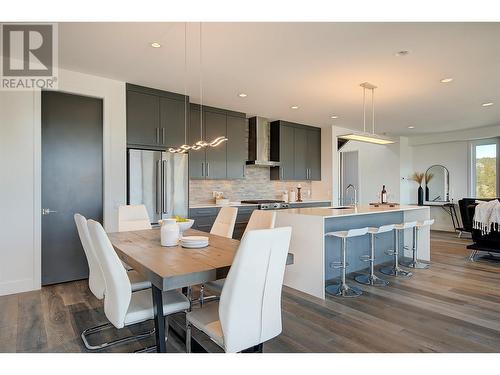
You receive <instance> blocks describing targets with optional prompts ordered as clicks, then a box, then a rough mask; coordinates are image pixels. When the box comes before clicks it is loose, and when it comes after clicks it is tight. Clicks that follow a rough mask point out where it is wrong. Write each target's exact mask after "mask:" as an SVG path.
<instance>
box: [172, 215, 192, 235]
mask: <svg viewBox="0 0 500 375" xmlns="http://www.w3.org/2000/svg"><path fill="white" fill-rule="evenodd" d="M172 219H175V221H177V225H178V226H179V230H180V231H181V236H182V235H183V233H184V231H185V230H188V229H189V228H191V227H192V226H193V224H194V220H193V219H186V218H183V217H181V216H179V215H175V216H174V217H173V218H172Z"/></svg>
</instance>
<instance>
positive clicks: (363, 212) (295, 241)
mask: <svg viewBox="0 0 500 375" xmlns="http://www.w3.org/2000/svg"><path fill="white" fill-rule="evenodd" d="M429 214H430V210H429V207H423V206H395V207H388V206H379V207H374V206H356V207H355V208H353V207H348V208H345V207H344V208H296V209H288V210H279V211H277V216H276V226H280V227H283V226H291V227H292V239H291V243H290V253H293V254H294V264H293V265H292V266H289V267H287V270H286V272H285V279H284V284H285V285H287V286H289V287H291V288H294V289H297V290H300V291H302V292H304V293H307V294H311V295H313V296H315V297H319V298H321V299H324V298H325V286H326V285H327V284H328V283H329V282H330V281H331V280H333V279H335V278H337V277H338V276H339V275H340V273H339V272H340V270H337V269H336V270H334V269H332V268H331V267H330V263H331V262H333V261H338V260H340V242H341V241H340V239H338V238H334V237H326V238H325V233H327V232H334V231H339V230H348V229H355V228H363V227H379V226H381V225H387V224H399V223H402V222H408V221H416V220H418V221H420V220H426V219H429ZM403 245H405V246H407V247H408V249H407V250H405V255H406V256H408V257H409V256H411V245H412V234H411V230H408V231H407V232H406V233H405V234H404V235H402V236H401V238H400V252H401V253H402V252H403V251H402V248H403V247H402V246H403ZM369 246H370V245H369V236H368V235H365V236H362V237H356V238H352V239H349V243H348V248H347V262H348V263H349V267H348V269H347V272H355V271H360V270H362V269H364V268H366V267H367V266H368V264H367V263H365V262H362V261H361V260H359V257H360V256H361V255H365V254H368V253H369V248H370V247H369ZM375 247H376V261H375V263H376V264H381V263H385V262H389V261H391V260H392V256H390V255H387V254H386V253H385V252H386V251H387V250H389V249H393V248H394V231H392V232H388V233H383V234H381V235H379V236H378V238H377V239H376V243H375ZM418 255H419V259H420V260H423V261H430V231H429V227H426V228H423V229H422V230H420V231H419V237H418ZM378 268H379V267H376V269H378ZM386 278H387V279H389V281H390V276H387V277H386ZM351 282H352V283H354V282H355V281H351Z"/></svg>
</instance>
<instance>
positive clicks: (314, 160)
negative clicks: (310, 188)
mask: <svg viewBox="0 0 500 375" xmlns="http://www.w3.org/2000/svg"><path fill="white" fill-rule="evenodd" d="M307 168H308V170H309V173H308V179H309V180H312V181H320V180H321V129H319V128H313V129H308V130H307Z"/></svg>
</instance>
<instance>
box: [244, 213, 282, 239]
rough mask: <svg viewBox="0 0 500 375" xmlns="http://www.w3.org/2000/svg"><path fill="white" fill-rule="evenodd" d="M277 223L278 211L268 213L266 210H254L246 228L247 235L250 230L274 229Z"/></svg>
mask: <svg viewBox="0 0 500 375" xmlns="http://www.w3.org/2000/svg"><path fill="white" fill-rule="evenodd" d="M275 221H276V211H272V210H269V211H266V210H254V211H253V212H252V215H251V216H250V220H248V224H247V227H246V228H245V232H244V233H243V234H245V233H246V232H248V231H249V230H256V229H273V228H274V223H275Z"/></svg>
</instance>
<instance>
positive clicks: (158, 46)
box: [151, 42, 161, 48]
mask: <svg viewBox="0 0 500 375" xmlns="http://www.w3.org/2000/svg"><path fill="white" fill-rule="evenodd" d="M151 47H153V48H160V47H161V44H160V43H158V42H153V43H151Z"/></svg>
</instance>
